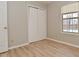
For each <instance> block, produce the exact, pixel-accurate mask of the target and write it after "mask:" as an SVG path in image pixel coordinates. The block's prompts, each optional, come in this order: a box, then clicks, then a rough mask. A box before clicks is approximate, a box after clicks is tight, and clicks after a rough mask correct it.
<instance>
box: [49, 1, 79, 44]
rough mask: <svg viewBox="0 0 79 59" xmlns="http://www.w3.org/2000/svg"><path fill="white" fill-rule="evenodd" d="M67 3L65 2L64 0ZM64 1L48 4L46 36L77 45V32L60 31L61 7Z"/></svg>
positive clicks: (78, 37) (78, 39)
mask: <svg viewBox="0 0 79 59" xmlns="http://www.w3.org/2000/svg"><path fill="white" fill-rule="evenodd" d="M66 4H67V2H66ZM63 5H64V3H62V2H60V3H53V4H50V5H49V6H48V37H49V38H52V39H55V40H59V41H64V42H68V43H71V44H75V45H79V34H74V33H72V34H71V33H63V32H62V17H61V7H62V6H63Z"/></svg>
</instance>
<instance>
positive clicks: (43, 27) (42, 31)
mask: <svg viewBox="0 0 79 59" xmlns="http://www.w3.org/2000/svg"><path fill="white" fill-rule="evenodd" d="M46 36H47V19H46V10H45V9H38V37H39V40H41V39H45V38H46Z"/></svg>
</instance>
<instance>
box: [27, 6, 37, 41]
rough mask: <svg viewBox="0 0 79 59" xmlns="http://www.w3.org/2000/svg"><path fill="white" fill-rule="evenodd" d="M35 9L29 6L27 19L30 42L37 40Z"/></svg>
mask: <svg viewBox="0 0 79 59" xmlns="http://www.w3.org/2000/svg"><path fill="white" fill-rule="evenodd" d="M37 11H38V10H37V9H35V8H32V7H29V19H28V39H29V41H30V42H34V41H37V39H38V38H37V37H38V32H37Z"/></svg>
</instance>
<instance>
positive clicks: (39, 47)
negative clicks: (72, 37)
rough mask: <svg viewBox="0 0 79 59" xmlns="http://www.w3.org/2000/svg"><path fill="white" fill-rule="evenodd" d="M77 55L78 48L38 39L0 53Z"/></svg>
mask: <svg viewBox="0 0 79 59" xmlns="http://www.w3.org/2000/svg"><path fill="white" fill-rule="evenodd" d="M74 56H76V57H78V56H79V48H75V47H71V46H68V45H64V44H60V43H57V42H54V41H51V40H47V39H44V40H40V41H37V42H33V43H31V44H29V45H26V46H23V47H19V48H16V49H12V50H9V51H8V52H5V53H1V54H0V57H74Z"/></svg>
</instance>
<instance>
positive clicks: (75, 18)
mask: <svg viewBox="0 0 79 59" xmlns="http://www.w3.org/2000/svg"><path fill="white" fill-rule="evenodd" d="M72 13H78V17H72V18H63V15H65V14H72ZM66 19H78V32H68V31H67V32H65V31H63V29H64V28H63V20H66ZM69 25H70V24H69ZM69 27H70V26H69ZM62 32H64V33H77V34H79V11H76V12H68V13H62Z"/></svg>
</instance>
